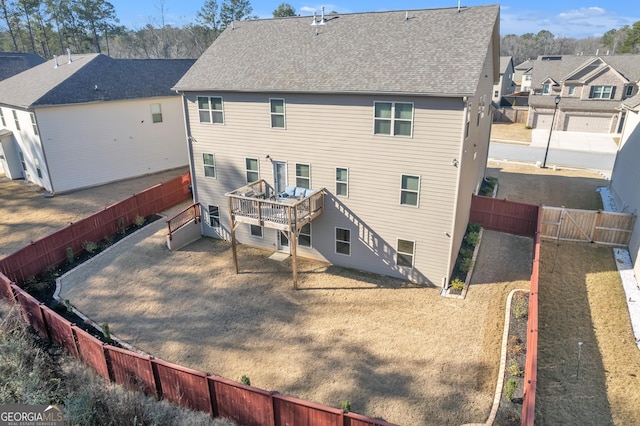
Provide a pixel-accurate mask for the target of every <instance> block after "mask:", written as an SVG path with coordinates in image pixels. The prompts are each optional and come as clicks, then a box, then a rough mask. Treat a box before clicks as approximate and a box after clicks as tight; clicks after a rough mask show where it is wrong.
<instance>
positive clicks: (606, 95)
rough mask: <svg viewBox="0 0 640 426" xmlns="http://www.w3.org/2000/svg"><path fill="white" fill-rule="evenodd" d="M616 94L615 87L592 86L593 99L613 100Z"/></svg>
mask: <svg viewBox="0 0 640 426" xmlns="http://www.w3.org/2000/svg"><path fill="white" fill-rule="evenodd" d="M615 93H616V88H615V86H591V93H590V94H589V98H591V99H613V96H614V94H615Z"/></svg>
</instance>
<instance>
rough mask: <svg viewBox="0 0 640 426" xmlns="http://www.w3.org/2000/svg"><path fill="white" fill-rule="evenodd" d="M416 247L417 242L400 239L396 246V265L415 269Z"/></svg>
mask: <svg viewBox="0 0 640 426" xmlns="http://www.w3.org/2000/svg"><path fill="white" fill-rule="evenodd" d="M415 247H416V243H415V241H410V240H401V239H398V242H397V245H396V264H397V265H398V266H404V267H408V268H413V258H414V254H415Z"/></svg>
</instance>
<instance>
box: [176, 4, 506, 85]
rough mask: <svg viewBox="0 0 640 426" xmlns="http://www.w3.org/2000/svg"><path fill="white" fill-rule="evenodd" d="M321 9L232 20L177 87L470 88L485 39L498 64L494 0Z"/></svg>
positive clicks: (478, 75)
mask: <svg viewBox="0 0 640 426" xmlns="http://www.w3.org/2000/svg"><path fill="white" fill-rule="evenodd" d="M406 16H408V19H405V17H406ZM325 18H326V25H317V26H312V25H311V23H312V21H313V18H312V17H309V16H304V17H290V18H278V19H264V20H255V21H243V22H235V23H234V24H233V25H232V26H231V25H230V26H229V27H228V28H227V29H226V30H225V31H224V32H223V33H222V34H221V35H220V36H219V37H218V38H217V39H216V41H215V42H214V43H213V44H212V45H211V46H210V47H209V49H208V50H207V51H206V52H205V53H204V54H203V55H202V56H201V57H200V59H198V61H197V62H196V63H195V65H194V66H193V67H192V68H191V69H190V70H189V72H188V73H187V74H186V75H185V76H184V77H183V78H182V79H181V80H180V81H179V82H178V83H177V84H176V85H175V88H176V89H177V90H181V91H210V90H224V91H246V92H302V93H304V92H313V93H407V94H425V95H440V96H467V95H473V94H475V92H476V88H477V86H478V82H479V80H480V78H484V77H485V76H484V75H482V67H483V64H484V61H485V58H486V55H487V51H488V49H489V46H490V43H491V42H492V41H493V42H494V50H495V55H496V57H495V58H492V59H493V60H494V64H495V65H494V68H497V67H498V57H497V55H498V52H497V51H498V50H499V35H498V28H497V26H498V21H499V6H498V5H493V6H481V7H469V8H466V7H465V8H461V10H460V11H459V12H458V10H457V8H449V9H424V10H410V11H408V12H405V11H394V12H372V13H354V14H344V15H342V14H338V15H327V16H326V17H325ZM317 20H318V21H320V16H318V17H317ZM316 31H317V32H318V34H317V35H316ZM494 71H495V76H491V75H490V76H488V78H491V79H492V82H493V81H494V78H495V79H497V72H498V70H497V69H495V70H494Z"/></svg>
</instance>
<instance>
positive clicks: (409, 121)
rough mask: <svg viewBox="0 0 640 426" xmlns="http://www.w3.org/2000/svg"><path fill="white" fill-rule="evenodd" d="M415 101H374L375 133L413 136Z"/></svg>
mask: <svg viewBox="0 0 640 426" xmlns="http://www.w3.org/2000/svg"><path fill="white" fill-rule="evenodd" d="M414 111H415V106H414V103H413V102H393V101H391V102H390V101H374V102H373V134H374V135H383V136H399V137H407V138H411V137H413V120H414Z"/></svg>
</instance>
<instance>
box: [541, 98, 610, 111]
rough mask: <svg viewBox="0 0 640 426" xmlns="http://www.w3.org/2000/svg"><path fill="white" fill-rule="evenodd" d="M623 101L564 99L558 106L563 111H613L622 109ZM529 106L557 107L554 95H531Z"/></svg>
mask: <svg viewBox="0 0 640 426" xmlns="http://www.w3.org/2000/svg"><path fill="white" fill-rule="evenodd" d="M620 103H621V101H619V100H617V101H612V100H607V99H589V102H585V100H584V99H580V98H571V97H566V96H565V97H563V98H562V99H561V100H560V103H559V104H558V106H559V107H561V108H562V110H563V111H565V110H570V109H579V110H593V111H611V110H614V109H616V108H620ZM529 105H530V106H533V107H536V108H551V109H553V108H554V107H555V96H554V95H530V96H529Z"/></svg>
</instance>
